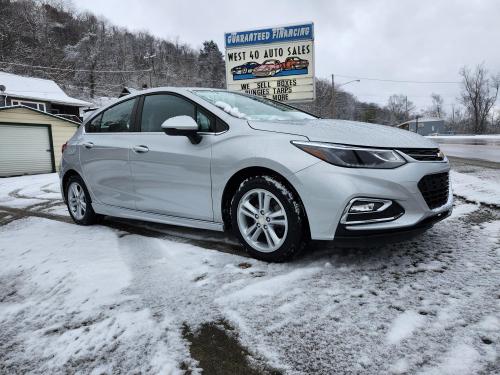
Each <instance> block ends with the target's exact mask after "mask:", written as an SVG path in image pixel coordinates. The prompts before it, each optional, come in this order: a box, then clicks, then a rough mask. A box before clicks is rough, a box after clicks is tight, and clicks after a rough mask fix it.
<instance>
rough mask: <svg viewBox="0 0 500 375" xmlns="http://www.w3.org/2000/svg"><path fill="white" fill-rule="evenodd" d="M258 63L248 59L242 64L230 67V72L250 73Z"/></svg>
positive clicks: (237, 73) (236, 73)
mask: <svg viewBox="0 0 500 375" xmlns="http://www.w3.org/2000/svg"><path fill="white" fill-rule="evenodd" d="M259 65H260V64H259V63H258V62H255V61H249V62H247V63H244V64H242V65H238V66H235V67H234V68H232V69H231V73H232V74H233V75H239V74H247V73H252V72H253V70H254V68H256V67H257V66H259Z"/></svg>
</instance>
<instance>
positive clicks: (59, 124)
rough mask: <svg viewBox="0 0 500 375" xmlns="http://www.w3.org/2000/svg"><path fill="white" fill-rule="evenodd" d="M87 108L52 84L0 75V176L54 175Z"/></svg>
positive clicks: (11, 75) (88, 104) (51, 82)
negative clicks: (63, 147) (52, 173)
mask: <svg viewBox="0 0 500 375" xmlns="http://www.w3.org/2000/svg"><path fill="white" fill-rule="evenodd" d="M90 105H91V103H88V102H85V101H83V100H79V99H75V98H71V97H69V96H68V95H66V93H64V91H62V89H61V88H60V87H59V86H58V85H57V84H56V83H55V82H54V81H51V80H46V79H39V78H30V77H22V76H18V75H14V74H10V73H3V72H0V177H7V176H19V175H25V174H37V173H51V172H56V171H57V170H58V169H59V164H60V160H61V148H62V146H63V144H65V143H66V141H67V140H68V139H69V138H71V136H72V135H73V134H74V133H75V131H76V130H77V129H78V126H80V118H81V117H80V116H81V112H82V109H83V108H85V107H89V106H90Z"/></svg>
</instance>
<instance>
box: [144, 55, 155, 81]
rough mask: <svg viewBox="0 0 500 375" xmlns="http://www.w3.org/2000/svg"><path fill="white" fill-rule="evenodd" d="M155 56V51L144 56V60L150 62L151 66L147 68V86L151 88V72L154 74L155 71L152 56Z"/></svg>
mask: <svg viewBox="0 0 500 375" xmlns="http://www.w3.org/2000/svg"><path fill="white" fill-rule="evenodd" d="M155 57H156V53H155V54H153V55H151V54H149V55H146V56H144V60H149V61H150V63H151V65H150V66H151V67H150V68H149V87H150V88H152V87H153V77H152V75H151V73H155V75H156V72H155V65H154V60H153V59H154V58H155Z"/></svg>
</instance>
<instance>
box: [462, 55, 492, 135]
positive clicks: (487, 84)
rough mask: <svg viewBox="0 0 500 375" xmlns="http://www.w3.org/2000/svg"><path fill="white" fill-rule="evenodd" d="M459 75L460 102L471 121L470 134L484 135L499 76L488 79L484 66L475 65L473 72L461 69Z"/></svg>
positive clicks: (465, 68) (464, 68)
mask: <svg viewBox="0 0 500 375" xmlns="http://www.w3.org/2000/svg"><path fill="white" fill-rule="evenodd" d="M460 75H461V76H462V92H461V97H460V101H461V103H462V104H463V105H464V106H465V109H466V110H467V113H468V115H469V117H470V119H471V120H472V132H473V133H474V134H478V133H479V134H480V133H484V132H485V130H486V124H487V121H488V115H489V113H490V111H491V109H492V108H493V106H494V105H495V102H496V100H497V96H498V89H499V88H500V75H497V76H490V77H488V71H487V70H486V68H485V67H484V64H480V65H477V66H476V68H475V69H474V71H471V70H470V69H469V68H468V67H463V68H462V69H461V70H460Z"/></svg>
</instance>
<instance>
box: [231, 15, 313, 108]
mask: <svg viewBox="0 0 500 375" xmlns="http://www.w3.org/2000/svg"><path fill="white" fill-rule="evenodd" d="M225 43H226V82H227V88H228V90H231V91H241V92H245V93H248V94H252V95H259V96H263V97H266V98H269V99H274V100H278V101H282V102H288V101H292V102H293V101H300V102H303V101H310V100H314V94H315V92H314V25H313V24H312V23H308V24H303V25H293V26H279V27H272V28H267V29H260V30H253V31H239V32H233V33H226V34H225Z"/></svg>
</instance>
